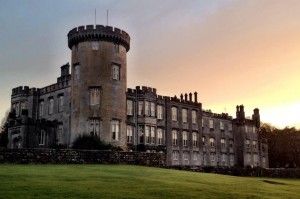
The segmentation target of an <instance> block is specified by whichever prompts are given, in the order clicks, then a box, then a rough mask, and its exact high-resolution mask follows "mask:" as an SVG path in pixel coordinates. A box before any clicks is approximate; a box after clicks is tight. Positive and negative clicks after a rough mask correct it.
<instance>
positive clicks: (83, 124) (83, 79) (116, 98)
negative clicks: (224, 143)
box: [68, 25, 130, 148]
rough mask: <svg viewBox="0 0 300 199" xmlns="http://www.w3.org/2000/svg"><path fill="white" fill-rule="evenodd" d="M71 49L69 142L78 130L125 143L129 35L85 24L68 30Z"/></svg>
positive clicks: (119, 143)
mask: <svg viewBox="0 0 300 199" xmlns="http://www.w3.org/2000/svg"><path fill="white" fill-rule="evenodd" d="M68 46H69V48H70V49H71V51H72V58H71V68H72V87H71V92H72V98H71V138H70V139H71V143H72V142H73V141H74V139H75V138H76V137H77V136H79V135H81V134H93V135H98V136H99V137H100V139H101V140H104V141H105V142H107V143H111V144H114V145H116V146H120V147H123V148H124V147H125V146H126V86H127V85H126V84H127V64H126V62H127V61H126V54H127V52H128V51H129V49H130V36H129V35H128V34H127V33H126V32H125V31H122V30H120V29H118V28H112V27H110V26H102V25H96V26H93V25H87V26H86V27H85V26H80V27H78V28H74V29H72V30H71V31H70V32H69V33H68Z"/></svg>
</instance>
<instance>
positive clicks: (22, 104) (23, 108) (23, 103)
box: [21, 102, 26, 113]
mask: <svg viewBox="0 0 300 199" xmlns="http://www.w3.org/2000/svg"><path fill="white" fill-rule="evenodd" d="M25 109H26V102H21V113H22V110H25Z"/></svg>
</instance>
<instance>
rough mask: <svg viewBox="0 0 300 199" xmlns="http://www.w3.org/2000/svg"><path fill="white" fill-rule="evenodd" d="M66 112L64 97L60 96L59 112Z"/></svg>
mask: <svg viewBox="0 0 300 199" xmlns="http://www.w3.org/2000/svg"><path fill="white" fill-rule="evenodd" d="M63 110H64V96H63V95H60V96H59V97H58V111H59V112H62V111H63Z"/></svg>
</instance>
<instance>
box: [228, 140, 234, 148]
mask: <svg viewBox="0 0 300 199" xmlns="http://www.w3.org/2000/svg"><path fill="white" fill-rule="evenodd" d="M229 148H233V140H229Z"/></svg>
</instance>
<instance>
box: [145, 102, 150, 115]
mask: <svg viewBox="0 0 300 199" xmlns="http://www.w3.org/2000/svg"><path fill="white" fill-rule="evenodd" d="M145 115H146V116H149V115H150V110H149V102H148V101H145Z"/></svg>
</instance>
